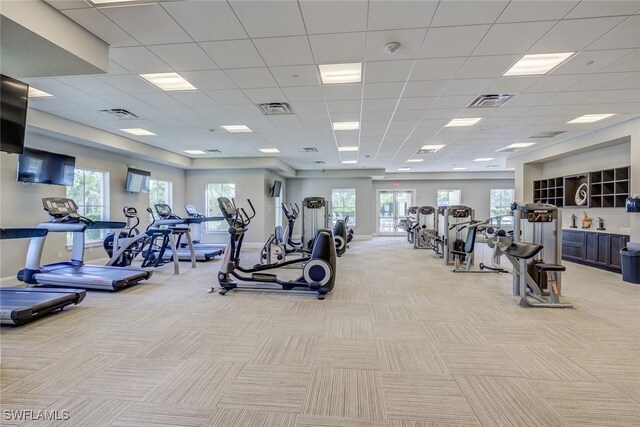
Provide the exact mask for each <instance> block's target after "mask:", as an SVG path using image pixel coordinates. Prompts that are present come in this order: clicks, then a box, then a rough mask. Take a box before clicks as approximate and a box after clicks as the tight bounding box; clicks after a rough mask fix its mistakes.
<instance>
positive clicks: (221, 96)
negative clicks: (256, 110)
mask: <svg viewBox="0 0 640 427" xmlns="http://www.w3.org/2000/svg"><path fill="white" fill-rule="evenodd" d="M205 93H206V94H207V95H208V96H209V98H211V99H213V100H214V101H215V102H216V103H217V104H220V105H237V104H251V103H252V102H251V100H250V99H249V98H247V96H246V95H245V94H244V93H243V92H242V91H241V90H239V89H222V90H208V91H206V92H205Z"/></svg>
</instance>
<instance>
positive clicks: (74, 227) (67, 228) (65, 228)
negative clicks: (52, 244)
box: [38, 222, 87, 233]
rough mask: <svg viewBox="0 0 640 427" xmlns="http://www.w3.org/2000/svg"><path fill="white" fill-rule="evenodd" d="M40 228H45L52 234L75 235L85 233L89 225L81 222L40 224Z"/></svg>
mask: <svg viewBox="0 0 640 427" xmlns="http://www.w3.org/2000/svg"><path fill="white" fill-rule="evenodd" d="M38 228H43V229H45V230H48V231H49V232H51V233H74V232H84V231H85V230H86V229H87V224H85V223H81V222H43V223H40V224H38Z"/></svg>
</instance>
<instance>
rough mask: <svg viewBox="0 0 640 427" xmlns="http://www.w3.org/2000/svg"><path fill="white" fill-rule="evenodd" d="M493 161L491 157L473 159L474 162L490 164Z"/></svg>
mask: <svg viewBox="0 0 640 427" xmlns="http://www.w3.org/2000/svg"><path fill="white" fill-rule="evenodd" d="M491 160H493V157H478V158H477V159H473V161H474V162H490V161H491Z"/></svg>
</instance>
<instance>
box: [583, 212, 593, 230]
mask: <svg viewBox="0 0 640 427" xmlns="http://www.w3.org/2000/svg"><path fill="white" fill-rule="evenodd" d="M591 222H593V219H592V218H589V217H588V216H587V213H586V212H584V216H583V217H582V228H584V229H586V228H591Z"/></svg>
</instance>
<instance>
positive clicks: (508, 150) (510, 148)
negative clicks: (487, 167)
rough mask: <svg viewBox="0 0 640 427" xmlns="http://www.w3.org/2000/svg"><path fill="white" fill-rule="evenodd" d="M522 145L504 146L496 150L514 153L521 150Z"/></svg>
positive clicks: (497, 151)
mask: <svg viewBox="0 0 640 427" xmlns="http://www.w3.org/2000/svg"><path fill="white" fill-rule="evenodd" d="M519 149H520V147H503V148H500V149H499V150H496V153H513V152H514V151H517V150H519Z"/></svg>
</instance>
